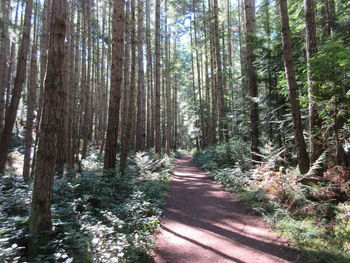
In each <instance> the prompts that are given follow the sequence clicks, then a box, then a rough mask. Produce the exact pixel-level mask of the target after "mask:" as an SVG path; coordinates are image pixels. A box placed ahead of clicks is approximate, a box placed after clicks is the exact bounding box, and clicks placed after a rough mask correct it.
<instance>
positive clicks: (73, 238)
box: [0, 153, 174, 263]
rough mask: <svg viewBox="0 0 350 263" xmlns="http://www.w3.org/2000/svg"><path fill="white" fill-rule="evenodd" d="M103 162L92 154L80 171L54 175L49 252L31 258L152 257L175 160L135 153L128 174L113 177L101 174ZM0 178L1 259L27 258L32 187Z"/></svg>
mask: <svg viewBox="0 0 350 263" xmlns="http://www.w3.org/2000/svg"><path fill="white" fill-rule="evenodd" d="M100 161H101V157H100V156H98V155H92V156H90V157H88V158H87V160H86V161H85V162H84V164H85V165H87V166H85V169H84V171H85V172H84V173H83V174H82V175H72V174H67V175H65V176H63V177H60V178H56V179H55V183H54V186H53V190H54V195H53V206H52V212H53V232H52V236H51V241H50V242H49V243H48V244H47V245H46V247H45V248H46V251H48V252H47V254H42V255H39V256H37V257H36V258H32V259H29V262H45V261H46V262H67V263H68V262H147V260H149V256H148V253H149V251H150V250H151V249H152V246H153V239H152V237H153V233H154V231H155V229H156V228H157V227H158V225H159V217H160V215H161V212H162V209H161V208H162V206H163V205H164V196H165V193H166V190H167V186H168V181H169V178H170V174H171V171H172V169H173V167H174V166H173V159H172V158H171V157H168V156H165V157H164V158H163V159H161V160H156V159H154V158H152V155H149V154H147V153H142V154H136V155H135V157H134V162H133V164H131V165H130V166H129V167H128V169H127V170H126V172H125V174H124V175H120V174H118V173H117V174H116V175H115V176H111V175H110V174H108V173H103V172H102V170H101V169H100V167H101V162H100ZM0 183H1V185H0V187H1V189H2V191H1V197H0V200H1V204H2V206H1V210H0V213H1V218H0V229H1V230H0V235H1V237H0V238H1V240H2V242H1V243H0V261H2V262H23V260H26V255H25V253H24V249H25V245H26V242H27V240H28V235H27V234H28V229H27V223H28V222H27V220H28V205H29V196H30V187H29V186H28V185H26V184H24V183H23V182H21V181H20V180H19V179H18V178H15V177H13V176H8V177H3V178H1V180H0ZM16 260H18V261H16ZM27 260H28V259H27Z"/></svg>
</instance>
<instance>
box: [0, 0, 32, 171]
mask: <svg viewBox="0 0 350 263" xmlns="http://www.w3.org/2000/svg"><path fill="white" fill-rule="evenodd" d="M32 7H33V1H32V0H27V3H26V7H25V16H24V22H23V28H24V30H23V34H22V40H21V45H20V48H19V52H18V61H17V73H16V78H15V83H14V87H13V90H12V98H11V103H10V106H9V109H8V111H7V113H6V118H5V125H4V128H3V131H2V133H1V137H0V147H1V151H0V173H3V172H4V169H5V164H6V157H7V153H8V150H9V145H10V140H11V133H12V129H13V126H14V124H15V120H16V115H17V109H18V105H19V101H20V99H21V94H22V89H23V84H24V79H25V73H26V70H27V56H28V50H29V41H30V29H31V18H32Z"/></svg>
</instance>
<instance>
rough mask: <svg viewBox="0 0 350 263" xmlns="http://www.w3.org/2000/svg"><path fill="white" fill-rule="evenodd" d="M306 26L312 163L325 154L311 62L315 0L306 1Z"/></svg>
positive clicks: (313, 43) (313, 40) (314, 38)
mask: <svg viewBox="0 0 350 263" xmlns="http://www.w3.org/2000/svg"><path fill="white" fill-rule="evenodd" d="M304 10H305V25H306V58H307V85H308V96H309V134H310V161H311V163H313V162H315V161H316V160H317V159H318V157H320V155H321V154H322V152H323V142H322V136H321V126H322V121H321V119H320V117H319V114H318V109H317V103H316V101H315V100H316V97H317V96H318V95H319V94H318V92H317V87H316V86H315V83H314V79H313V76H312V65H311V60H312V58H313V56H314V55H315V53H316V51H317V50H316V48H317V45H316V19H315V2H314V0H304Z"/></svg>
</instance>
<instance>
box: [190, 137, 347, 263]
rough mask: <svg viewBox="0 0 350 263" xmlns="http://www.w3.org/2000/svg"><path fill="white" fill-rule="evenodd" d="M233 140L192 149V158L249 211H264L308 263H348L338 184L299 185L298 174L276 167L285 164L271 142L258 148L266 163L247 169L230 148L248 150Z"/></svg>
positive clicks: (344, 214)
mask: <svg viewBox="0 0 350 263" xmlns="http://www.w3.org/2000/svg"><path fill="white" fill-rule="evenodd" d="M233 144H235V142H234V141H230V142H229V143H228V145H224V144H221V145H217V146H211V147H210V148H208V149H205V150H201V151H197V152H196V153H195V155H194V160H195V161H196V162H197V163H198V164H199V165H201V166H202V167H204V168H206V169H208V170H210V171H211V174H212V175H213V177H214V179H215V180H216V181H218V182H219V183H220V184H222V185H223V186H224V187H225V188H226V189H227V190H229V191H231V192H233V193H234V194H235V195H236V196H237V197H238V198H239V199H240V200H242V201H243V202H244V203H246V204H247V205H248V206H250V207H251V208H252V209H253V211H255V212H256V213H257V214H260V215H263V216H264V217H265V218H266V219H267V220H268V221H269V222H270V223H271V224H272V225H273V227H274V228H275V229H276V230H277V231H278V232H279V233H281V234H282V235H283V236H284V237H286V238H287V239H289V240H291V242H293V243H294V244H295V246H297V247H299V248H300V249H302V250H303V251H304V252H305V254H306V255H307V256H309V258H310V259H311V262H319V263H320V262H334V263H342V262H344V263H345V262H349V260H350V243H349V240H350V205H349V202H345V203H344V201H342V200H343V199H342V198H341V197H340V193H339V191H340V190H341V189H342V187H341V186H340V185H339V184H338V185H335V184H334V183H332V182H328V183H327V182H319V183H317V182H315V183H313V184H310V185H304V184H302V183H300V179H301V178H302V176H301V175H300V173H299V172H298V170H297V169H294V168H293V169H286V168H285V167H283V166H281V164H283V165H286V164H287V163H286V161H284V160H283V158H282V156H281V155H282V154H283V153H284V150H281V149H273V148H271V147H270V146H269V147H268V146H266V147H264V148H263V149H262V151H261V152H262V154H263V156H262V157H263V159H264V160H267V162H265V163H262V164H260V165H258V166H257V167H255V168H253V169H250V170H248V169H246V166H245V162H244V161H243V160H244V158H243V159H242V157H238V158H237V156H236V155H235V154H233V153H232V152H234V150H232V149H237V153H240V152H241V153H242V154H243V155H244V153H245V150H244V149H247V153H246V155H245V156H246V159H248V156H249V148H248V146H247V145H246V146H244V145H243V144H242V143H240V142H238V143H237V145H233ZM228 149H230V150H231V151H228ZM240 164H241V165H240ZM242 164H243V165H242ZM330 258H331V260H330Z"/></svg>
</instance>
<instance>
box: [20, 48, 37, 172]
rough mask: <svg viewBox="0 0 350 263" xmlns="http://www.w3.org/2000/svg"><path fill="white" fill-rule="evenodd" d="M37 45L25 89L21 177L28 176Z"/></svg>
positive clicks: (32, 55) (33, 50) (31, 141)
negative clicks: (24, 126) (25, 109)
mask: <svg viewBox="0 0 350 263" xmlns="http://www.w3.org/2000/svg"><path fill="white" fill-rule="evenodd" d="M36 53H37V45H36V43H34V44H33V46H32V54H31V61H30V71H29V72H30V74H29V82H28V91H27V104H28V105H27V120H26V133H25V137H24V142H25V150H24V161H23V177H24V178H28V177H29V175H30V159H31V153H32V143H33V125H34V123H33V122H34V117H35V116H34V110H35V98H36V82H37V73H38V66H37V54H36Z"/></svg>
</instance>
